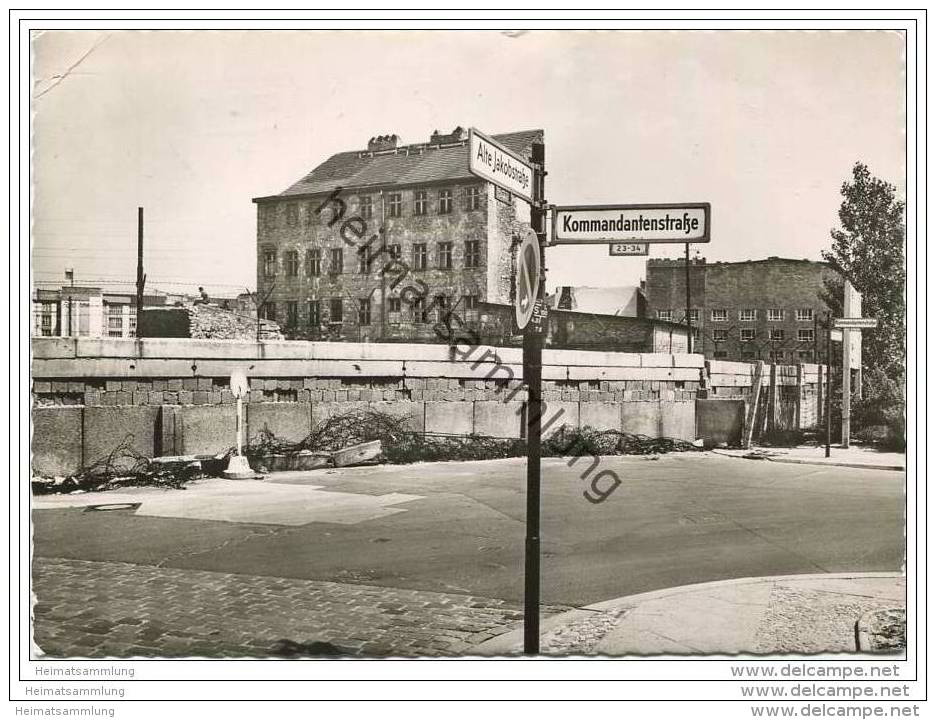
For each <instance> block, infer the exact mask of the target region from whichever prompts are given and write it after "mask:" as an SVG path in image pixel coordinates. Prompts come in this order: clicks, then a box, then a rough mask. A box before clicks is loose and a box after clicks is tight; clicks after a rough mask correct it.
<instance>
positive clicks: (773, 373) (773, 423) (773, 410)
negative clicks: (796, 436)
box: [765, 362, 777, 432]
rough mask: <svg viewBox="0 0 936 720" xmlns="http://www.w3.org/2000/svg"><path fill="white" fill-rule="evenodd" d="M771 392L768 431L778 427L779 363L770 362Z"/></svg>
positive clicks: (768, 401)
mask: <svg viewBox="0 0 936 720" xmlns="http://www.w3.org/2000/svg"><path fill="white" fill-rule="evenodd" d="M769 392H770V394H769V395H768V396H767V417H766V418H765V420H766V422H767V431H768V432H770V431H772V430H776V429H777V363H775V362H772V363H770V391H769Z"/></svg>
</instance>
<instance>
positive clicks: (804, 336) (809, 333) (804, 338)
mask: <svg viewBox="0 0 936 720" xmlns="http://www.w3.org/2000/svg"><path fill="white" fill-rule="evenodd" d="M796 339H797V340H799V341H800V342H812V341H813V340H814V339H815V335H814V334H813V329H812V328H808V329H807V328H800V329H799V330H797V331H796Z"/></svg>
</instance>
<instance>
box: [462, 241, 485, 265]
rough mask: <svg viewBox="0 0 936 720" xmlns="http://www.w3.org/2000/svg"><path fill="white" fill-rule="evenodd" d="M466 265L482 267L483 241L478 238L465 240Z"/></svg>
mask: <svg viewBox="0 0 936 720" xmlns="http://www.w3.org/2000/svg"><path fill="white" fill-rule="evenodd" d="M465 267H466V268H476V267H481V243H480V242H479V241H477V240H465Z"/></svg>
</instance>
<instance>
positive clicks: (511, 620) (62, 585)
mask: <svg viewBox="0 0 936 720" xmlns="http://www.w3.org/2000/svg"><path fill="white" fill-rule="evenodd" d="M33 591H34V593H35V604H34V607H33V628H34V640H35V643H36V645H38V647H39V648H40V649H41V650H42V652H43V653H45V654H46V655H47V656H53V657H137V656H142V657H211V658H217V657H271V656H281V657H282V656H287V657H288V656H292V657H295V656H300V655H310V654H348V655H356V656H393V655H397V656H419V655H434V656H445V655H461V654H468V653H470V649H471V648H472V647H473V646H474V645H476V644H477V643H480V642H483V641H484V640H487V639H488V638H491V637H493V636H495V635H498V634H500V633H502V632H506V631H507V630H509V629H512V628H513V627H515V626H516V624H517V623H518V622H520V621H521V620H522V618H523V612H522V610H523V609H522V607H520V606H518V605H517V604H514V603H510V602H507V601H504V600H498V599H493V598H484V597H476V596H471V595H458V594H453V593H438V592H428V591H422V590H403V589H397V588H384V587H375V586H371V585H357V584H348V583H335V582H323V581H317V580H295V579H289V578H278V577H264V576H256V575H234V574H229V573H219V572H206V571H201V570H179V569H171V568H160V567H154V566H149V565H133V564H128V563H116V562H91V561H86V560H66V559H59V558H36V559H35V560H34V563H33ZM565 609H567V608H563V607H555V606H551V607H545V608H543V616H544V617H546V616H549V615H551V614H554V613H557V612H561V611H563V610H565ZM313 643H329V644H330V645H329V646H321V645H313ZM331 646H334V647H335V648H337V649H338V650H337V651H335V650H334V649H333V648H332V647H331Z"/></svg>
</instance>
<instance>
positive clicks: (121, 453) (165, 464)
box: [32, 435, 201, 495]
mask: <svg viewBox="0 0 936 720" xmlns="http://www.w3.org/2000/svg"><path fill="white" fill-rule="evenodd" d="M172 460H174V462H173V461H172ZM200 476H201V467H200V465H199V464H198V463H193V462H192V461H191V460H190V459H189V458H172V459H169V458H162V459H161V460H156V459H153V458H148V457H146V456H144V455H141V454H140V453H138V452H136V451H135V450H134V449H133V435H126V436H125V437H124V439H123V440H122V441H121V442H120V443H119V444H118V445H117V447H115V448H114V449H113V450H112V451H111V452H110V453H108V454H107V455H105V456H103V457H101V458H99V459H98V460H96V461H94V462H93V463H91V464H90V465H87V466H85V467H84V468H82V469H81V470H80V471H78V472H77V473H75V474H74V475H69V476H68V477H61V476H59V477H55V478H51V479H48V478H38V477H35V478H33V481H32V490H33V492H34V493H35V494H36V495H47V494H50V493H74V492H90V491H99V490H116V489H119V488H123V487H165V488H172V489H176V490H181V489H183V488H184V487H185V484H186V483H188V482H189V481H191V480H193V479H195V478H196V477H200Z"/></svg>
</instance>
